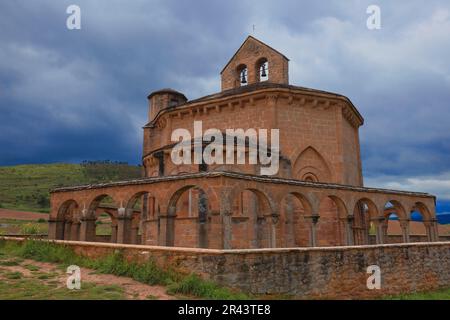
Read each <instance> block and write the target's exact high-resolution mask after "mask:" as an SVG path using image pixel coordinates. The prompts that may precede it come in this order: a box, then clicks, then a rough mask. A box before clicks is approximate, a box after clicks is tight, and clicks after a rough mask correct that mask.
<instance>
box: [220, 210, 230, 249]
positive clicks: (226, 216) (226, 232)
mask: <svg viewBox="0 0 450 320" xmlns="http://www.w3.org/2000/svg"><path fill="white" fill-rule="evenodd" d="M221 215H222V228H223V249H232V247H231V233H232V228H231V216H232V214H231V212H222V214H221Z"/></svg>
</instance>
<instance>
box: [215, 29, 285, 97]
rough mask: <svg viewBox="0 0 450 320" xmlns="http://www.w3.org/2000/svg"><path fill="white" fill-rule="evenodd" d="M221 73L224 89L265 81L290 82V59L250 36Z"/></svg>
mask: <svg viewBox="0 0 450 320" xmlns="http://www.w3.org/2000/svg"><path fill="white" fill-rule="evenodd" d="M220 74H221V77H222V91H224V90H229V89H235V88H239V87H241V86H245V85H251V84H254V83H258V82H265V81H267V82H270V83H279V84H289V59H288V58H286V56H284V55H283V54H282V53H280V52H278V51H277V50H275V49H273V48H272V47H270V46H268V45H267V44H265V43H264V42H262V41H259V40H258V39H256V38H254V37H252V36H248V37H247V39H246V40H245V41H244V43H243V44H242V45H241V47H240V48H239V49H238V50H237V51H236V53H235V54H234V55H233V57H232V58H231V59H230V61H228V63H227V64H226V66H225V67H224V68H223V70H222V72H221V73H220Z"/></svg>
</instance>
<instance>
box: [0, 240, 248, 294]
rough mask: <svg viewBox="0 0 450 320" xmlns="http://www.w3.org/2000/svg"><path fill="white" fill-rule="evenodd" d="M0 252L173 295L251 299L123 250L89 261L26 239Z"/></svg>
mask: <svg viewBox="0 0 450 320" xmlns="http://www.w3.org/2000/svg"><path fill="white" fill-rule="evenodd" d="M0 253H3V254H5V255H12V256H16V257H20V258H26V259H32V260H36V261H44V262H51V263H56V264H60V265H62V266H63V267H67V266H69V265H78V266H81V267H86V268H90V269H94V270H96V271H97V272H100V273H105V274H114V275H117V276H124V277H130V278H132V279H134V280H136V281H139V282H142V283H145V284H149V285H163V286H166V287H168V292H169V293H170V294H180V295H188V296H194V297H199V298H205V299H250V297H249V296H247V295H245V294H243V293H241V292H237V291H235V290H231V289H228V288H225V287H221V286H219V285H217V284H215V283H213V282H211V281H206V280H203V279H201V278H200V277H198V276H196V275H186V274H182V273H179V272H177V271H176V270H175V269H172V268H164V269H163V268H161V267H159V266H158V265H157V264H156V263H155V262H154V261H153V260H151V259H149V260H147V261H145V262H141V263H137V262H133V261H131V262H130V261H127V260H126V259H124V257H123V255H122V253H121V251H120V250H118V251H116V252H115V253H114V254H111V255H108V256H106V257H99V258H96V259H90V258H87V257H84V256H80V255H77V254H75V252H74V251H73V250H72V248H70V247H67V246H63V245H57V244H54V243H51V242H45V241H35V240H27V241H24V242H23V243H22V244H19V243H17V242H7V241H5V240H0Z"/></svg>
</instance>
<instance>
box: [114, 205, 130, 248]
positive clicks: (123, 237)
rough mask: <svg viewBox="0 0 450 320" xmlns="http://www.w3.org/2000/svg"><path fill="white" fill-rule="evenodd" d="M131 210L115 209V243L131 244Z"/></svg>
mask: <svg viewBox="0 0 450 320" xmlns="http://www.w3.org/2000/svg"><path fill="white" fill-rule="evenodd" d="M132 213H133V210H132V209H125V208H119V209H117V243H131V215H132Z"/></svg>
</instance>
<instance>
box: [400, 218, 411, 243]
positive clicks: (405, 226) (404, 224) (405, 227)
mask: <svg viewBox="0 0 450 320" xmlns="http://www.w3.org/2000/svg"><path fill="white" fill-rule="evenodd" d="M398 221H399V223H400V227H401V228H402V236H403V242H404V243H408V242H409V241H410V239H409V221H410V220H409V219H399V220H398Z"/></svg>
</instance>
